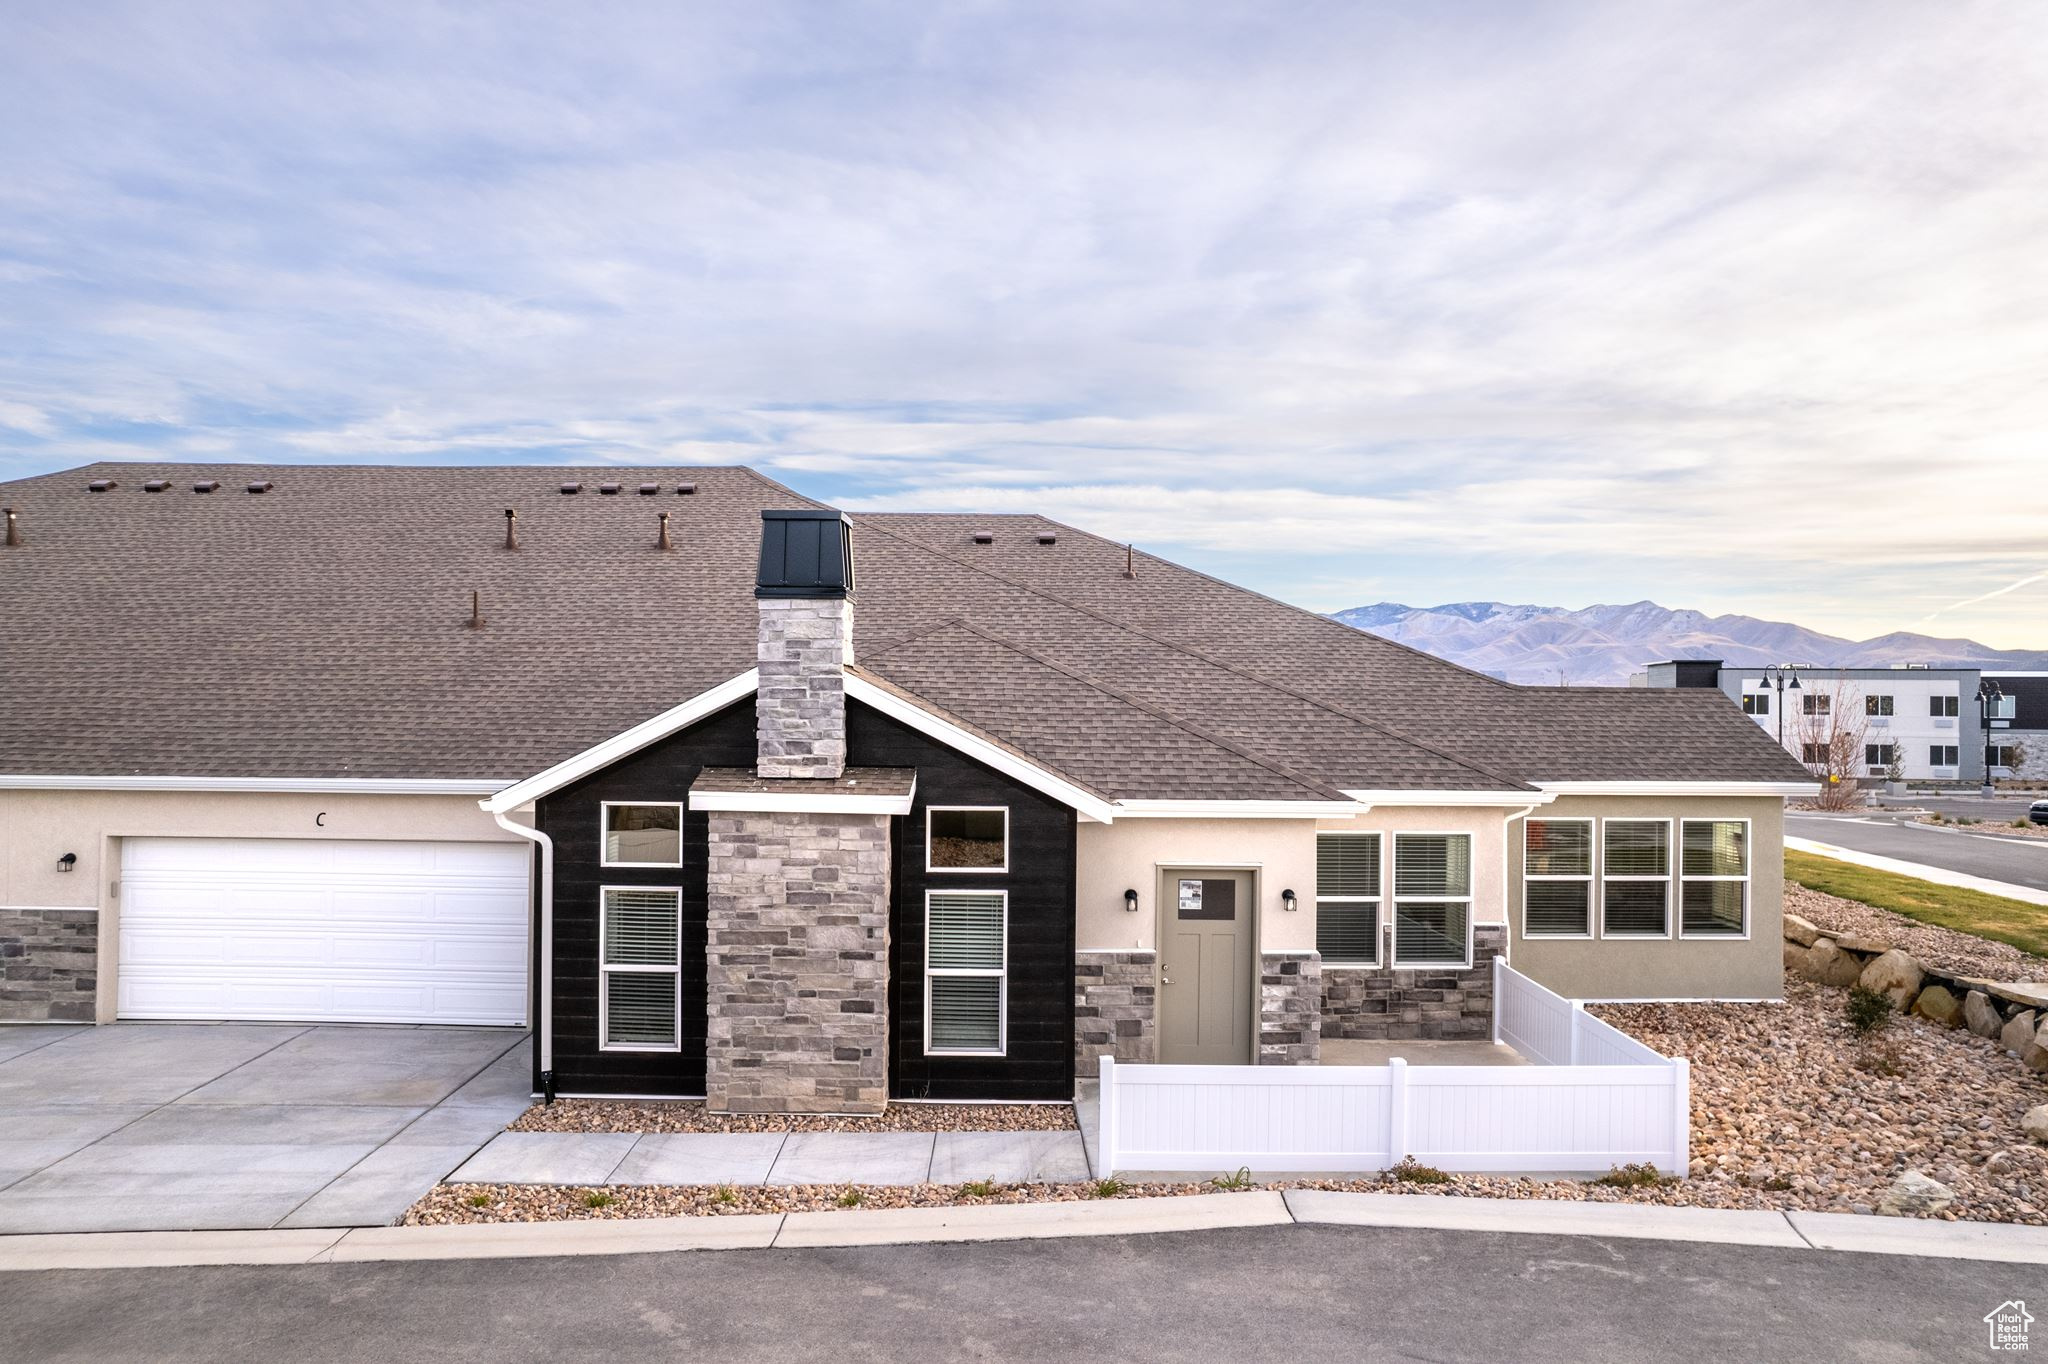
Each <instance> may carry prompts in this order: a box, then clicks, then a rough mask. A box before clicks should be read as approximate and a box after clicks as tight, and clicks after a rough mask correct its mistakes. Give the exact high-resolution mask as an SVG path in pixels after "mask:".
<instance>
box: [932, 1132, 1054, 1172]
mask: <svg viewBox="0 0 2048 1364" xmlns="http://www.w3.org/2000/svg"><path fill="white" fill-rule="evenodd" d="M1086 1178H1088V1153H1087V1151H1086V1149H1085V1148H1084V1147H1083V1146H1082V1144H1081V1134H1080V1133H1079V1132H941V1133H939V1134H938V1139H937V1140H936V1141H935V1142H934V1143H933V1146H932V1169H931V1182H932V1183H934V1184H965V1183H967V1182H969V1181H970V1180H976V1179H988V1180H993V1181H995V1182H996V1183H998V1184H1075V1183H1079V1182H1080V1181H1082V1180H1084V1179H1086Z"/></svg>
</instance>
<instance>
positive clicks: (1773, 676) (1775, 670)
mask: <svg viewBox="0 0 2048 1364" xmlns="http://www.w3.org/2000/svg"><path fill="white" fill-rule="evenodd" d="M1764 685H1765V686H1766V687H1773V686H1775V687H1776V688H1777V689H1778V747H1780V748H1783V747H1784V746H1785V690H1786V688H1787V686H1788V685H1789V686H1790V688H1791V689H1792V690H1793V691H1798V690H1799V670H1798V669H1797V668H1796V667H1794V666H1793V665H1792V664H1790V663H1773V664H1772V665H1771V666H1770V667H1768V668H1765V669H1764Z"/></svg>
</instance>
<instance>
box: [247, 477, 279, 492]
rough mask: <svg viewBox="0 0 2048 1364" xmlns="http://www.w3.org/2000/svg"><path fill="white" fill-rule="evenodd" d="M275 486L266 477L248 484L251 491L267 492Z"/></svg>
mask: <svg viewBox="0 0 2048 1364" xmlns="http://www.w3.org/2000/svg"><path fill="white" fill-rule="evenodd" d="M276 486H277V485H276V484H274V483H272V482H271V481H270V480H269V479H267V478H259V479H257V480H256V481H255V482H254V483H251V484H250V485H249V491H250V492H252V493H267V492H269V491H270V490H271V489H272V488H274V487H276Z"/></svg>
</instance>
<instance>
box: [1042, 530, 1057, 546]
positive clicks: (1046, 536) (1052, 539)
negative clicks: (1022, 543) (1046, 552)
mask: <svg viewBox="0 0 2048 1364" xmlns="http://www.w3.org/2000/svg"><path fill="white" fill-rule="evenodd" d="M1059 542H1060V537H1059V536H1057V535H1054V534H1053V533H1052V532H1051V531H1049V530H1042V531H1040V532H1038V543H1039V544H1041V545H1056V544H1058V543H1059Z"/></svg>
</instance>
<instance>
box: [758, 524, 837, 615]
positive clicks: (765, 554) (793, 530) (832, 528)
mask: <svg viewBox="0 0 2048 1364" xmlns="http://www.w3.org/2000/svg"><path fill="white" fill-rule="evenodd" d="M852 591H853V522H851V521H849V520H848V519H847V517H846V513H845V512H840V511H833V510H832V509H831V508H829V507H814V508H811V509H809V510H806V511H764V512H762V513H761V571H760V573H759V574H758V575H757V576H756V577H755V579H754V595H755V596H757V597H802V598H833V597H844V596H847V595H848V594H850V593H851V592H852Z"/></svg>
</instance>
